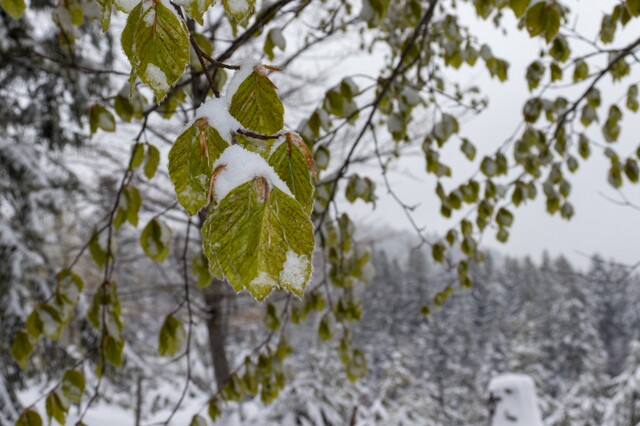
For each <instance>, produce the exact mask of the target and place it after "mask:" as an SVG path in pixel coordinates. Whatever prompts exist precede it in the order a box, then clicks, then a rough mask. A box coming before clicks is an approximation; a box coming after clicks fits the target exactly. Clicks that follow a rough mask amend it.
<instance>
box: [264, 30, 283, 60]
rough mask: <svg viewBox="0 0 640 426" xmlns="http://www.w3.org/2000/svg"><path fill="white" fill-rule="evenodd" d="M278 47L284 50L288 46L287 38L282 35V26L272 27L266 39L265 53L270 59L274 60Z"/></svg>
mask: <svg viewBox="0 0 640 426" xmlns="http://www.w3.org/2000/svg"><path fill="white" fill-rule="evenodd" d="M276 47H277V48H278V49H280V50H282V51H283V52H284V50H285V49H286V47H287V40H286V39H285V38H284V36H283V35H282V30H281V29H280V28H271V29H270V30H269V33H267V37H266V38H265V40H264V53H266V54H267V56H268V57H269V60H270V61H273V58H274V57H275V54H274V52H273V50H274V49H275V48H276Z"/></svg>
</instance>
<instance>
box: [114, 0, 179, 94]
mask: <svg viewBox="0 0 640 426" xmlns="http://www.w3.org/2000/svg"><path fill="white" fill-rule="evenodd" d="M121 41H122V48H123V49H124V52H125V54H126V55H127V57H128V58H129V62H130V63H131V68H132V69H131V77H130V79H129V81H130V82H131V83H132V85H133V84H134V83H135V81H136V78H139V79H140V80H141V81H142V82H143V83H146V84H148V85H149V87H151V89H152V90H153V92H154V94H155V98H156V101H160V100H162V99H163V98H164V97H165V96H166V94H167V92H168V91H169V89H170V88H171V86H173V85H174V84H175V83H176V82H177V81H178V79H179V78H180V77H181V76H182V74H183V73H184V70H185V68H186V67H187V65H188V64H189V33H188V31H187V27H186V25H185V23H184V22H183V21H182V20H181V19H179V18H178V16H177V15H176V14H175V12H173V11H172V10H171V9H169V8H167V7H166V6H165V5H164V4H163V3H162V2H160V1H156V0H142V2H140V4H138V5H137V6H136V7H135V8H134V9H133V10H132V11H131V13H130V14H129V17H128V19H127V24H126V26H125V28H124V30H123V31H122V40H121Z"/></svg>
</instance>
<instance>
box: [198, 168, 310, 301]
mask: <svg viewBox="0 0 640 426" xmlns="http://www.w3.org/2000/svg"><path fill="white" fill-rule="evenodd" d="M202 235H203V245H204V252H205V254H206V256H207V257H208V259H209V264H210V266H211V268H212V271H213V273H214V275H218V276H219V275H221V274H224V276H226V278H227V279H228V281H229V283H230V284H231V285H232V286H233V288H234V289H235V290H236V291H241V290H243V289H246V290H248V291H249V292H250V293H251V294H252V295H253V296H254V297H255V298H256V299H258V300H262V299H264V298H265V297H266V296H267V295H268V294H269V293H271V291H272V290H273V289H275V288H276V287H278V286H280V287H283V288H286V289H287V290H289V291H291V292H293V293H294V294H296V295H298V296H301V295H302V293H303V292H304V288H305V286H306V284H307V281H308V280H309V277H310V275H311V254H312V252H313V246H314V238H313V226H312V224H311V221H310V220H309V217H308V215H307V214H306V213H305V212H304V210H303V209H302V207H301V205H300V204H299V203H298V202H297V201H296V200H295V199H293V198H292V197H290V196H289V195H287V194H285V193H284V192H282V191H281V190H280V189H279V188H277V187H273V188H270V186H269V184H268V183H267V181H266V179H265V178H263V177H261V176H258V177H256V178H254V179H253V180H252V181H249V182H246V183H244V184H242V185H240V186H238V187H237V188H235V189H234V190H233V191H231V192H230V193H229V194H228V195H227V196H226V197H225V198H223V199H222V201H221V202H220V204H219V205H218V206H217V207H216V209H215V210H213V211H212V212H211V213H210V214H209V217H208V218H207V220H206V222H205V224H204V227H203V230H202Z"/></svg>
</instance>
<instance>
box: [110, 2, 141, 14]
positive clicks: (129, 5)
mask: <svg viewBox="0 0 640 426" xmlns="http://www.w3.org/2000/svg"><path fill="white" fill-rule="evenodd" d="M115 3H116V6H117V7H118V8H119V9H122V10H123V11H125V12H126V13H129V12H131V11H132V10H133V9H134V8H135V7H136V6H137V5H138V3H140V0H116V1H115Z"/></svg>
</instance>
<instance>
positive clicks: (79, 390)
mask: <svg viewBox="0 0 640 426" xmlns="http://www.w3.org/2000/svg"><path fill="white" fill-rule="evenodd" d="M84 387H85V379H84V375H83V374H82V373H81V372H80V371H78V370H67V371H66V372H65V373H64V376H62V383H61V385H60V388H61V389H62V393H63V394H64V396H65V397H66V398H67V399H68V400H69V401H71V402H76V403H79V402H80V401H81V400H82V394H83V393H84Z"/></svg>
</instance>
